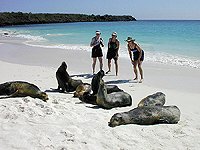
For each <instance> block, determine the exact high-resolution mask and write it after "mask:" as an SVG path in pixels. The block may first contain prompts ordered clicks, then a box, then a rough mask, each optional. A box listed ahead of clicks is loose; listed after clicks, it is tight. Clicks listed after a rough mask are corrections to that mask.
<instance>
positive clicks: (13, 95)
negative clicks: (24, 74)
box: [7, 90, 19, 98]
mask: <svg viewBox="0 0 200 150" xmlns="http://www.w3.org/2000/svg"><path fill="white" fill-rule="evenodd" d="M18 94H19V90H16V91H15V92H14V93H13V94H11V95H8V96H7V98H11V97H16V96H19V95H18Z"/></svg>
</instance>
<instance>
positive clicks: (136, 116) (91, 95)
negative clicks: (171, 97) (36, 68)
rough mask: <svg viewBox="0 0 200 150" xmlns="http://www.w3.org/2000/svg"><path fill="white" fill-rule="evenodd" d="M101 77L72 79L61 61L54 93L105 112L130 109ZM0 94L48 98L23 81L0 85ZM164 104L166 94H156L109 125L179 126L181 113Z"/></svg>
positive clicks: (127, 96)
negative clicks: (89, 80) (70, 96)
mask: <svg viewBox="0 0 200 150" xmlns="http://www.w3.org/2000/svg"><path fill="white" fill-rule="evenodd" d="M104 75H105V73H104V71H103V70H100V71H99V72H98V73H97V74H96V75H94V76H93V78H92V81H91V84H89V83H83V82H82V81H81V80H75V79H73V78H72V77H71V76H70V75H69V74H68V72H67V64H66V63H65V62H62V64H61V66H60V67H59V68H58V70H57V71H56V79H57V82H58V88H57V89H56V90H55V91H58V92H63V93H68V92H74V91H75V92H74V97H78V98H79V99H80V100H81V101H82V102H85V103H90V104H93V105H97V106H99V107H101V108H104V109H112V108H115V107H126V106H131V105H132V98H131V95H130V94H128V93H126V92H124V91H123V90H122V89H120V88H118V87H117V86H116V85H106V84H105V82H104V80H103V77H104ZM0 95H6V97H0V98H11V97H25V96H30V97H33V98H39V99H41V100H43V101H47V100H48V95H47V94H46V93H45V92H42V91H41V90H40V89H39V88H38V87H37V86H36V85H34V84H31V83H28V82H23V81H12V82H6V83H3V84H0ZM164 104H165V95H164V94H163V93H161V92H158V93H155V94H153V95H149V96H147V97H146V98H144V99H142V100H141V101H140V102H139V104H138V107H137V108H134V109H133V110H130V111H129V112H123V113H117V114H114V115H113V116H112V117H111V119H110V122H109V124H108V125H109V126H110V127H115V126H118V125H125V124H141V125H150V124H157V123H170V124H172V123H178V121H179V120H180V110H179V109H178V107H176V106H164Z"/></svg>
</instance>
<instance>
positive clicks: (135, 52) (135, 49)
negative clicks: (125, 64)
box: [126, 37, 144, 83]
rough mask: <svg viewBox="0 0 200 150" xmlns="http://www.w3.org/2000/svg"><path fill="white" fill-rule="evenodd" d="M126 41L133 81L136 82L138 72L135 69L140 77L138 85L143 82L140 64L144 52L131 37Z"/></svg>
mask: <svg viewBox="0 0 200 150" xmlns="http://www.w3.org/2000/svg"><path fill="white" fill-rule="evenodd" d="M126 41H127V42H128V45H127V47H128V52H129V56H130V59H131V63H132V64H133V70H134V73H135V78H134V80H138V71H137V67H138V69H139V72H140V76H141V79H140V81H139V83H142V81H143V70H142V62H143V60H144V51H143V50H142V48H141V47H140V46H139V45H138V44H137V43H136V42H135V39H133V38H132V37H128V38H127V40H126Z"/></svg>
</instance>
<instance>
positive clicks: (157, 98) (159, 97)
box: [138, 92, 165, 107]
mask: <svg viewBox="0 0 200 150" xmlns="http://www.w3.org/2000/svg"><path fill="white" fill-rule="evenodd" d="M164 104H165V94H164V93H162V92H157V93H155V94H152V95H149V96H147V97H145V98H143V99H142V100H141V101H140V102H139V104H138V107H143V106H163V105H164Z"/></svg>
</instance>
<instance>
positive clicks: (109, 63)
mask: <svg viewBox="0 0 200 150" xmlns="http://www.w3.org/2000/svg"><path fill="white" fill-rule="evenodd" d="M110 68H111V59H108V71H107V72H106V74H107V73H108V72H110Z"/></svg>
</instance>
